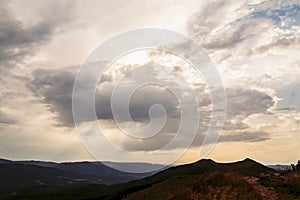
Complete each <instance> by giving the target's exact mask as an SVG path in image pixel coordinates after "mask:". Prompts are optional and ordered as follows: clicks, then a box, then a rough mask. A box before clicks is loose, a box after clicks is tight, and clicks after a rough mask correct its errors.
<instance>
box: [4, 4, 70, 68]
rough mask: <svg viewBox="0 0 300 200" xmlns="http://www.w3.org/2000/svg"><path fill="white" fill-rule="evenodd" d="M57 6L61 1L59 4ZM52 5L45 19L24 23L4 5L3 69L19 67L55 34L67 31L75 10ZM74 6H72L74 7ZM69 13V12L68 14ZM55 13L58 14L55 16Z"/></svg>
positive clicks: (45, 13)
mask: <svg viewBox="0 0 300 200" xmlns="http://www.w3.org/2000/svg"><path fill="white" fill-rule="evenodd" d="M56 3H57V2H56ZM56 3H55V2H53V4H55V5H56V6H53V5H51V4H50V5H49V7H48V10H47V11H46V12H44V13H43V14H44V16H43V18H42V20H32V21H29V22H26V23H24V22H23V21H21V20H20V18H18V19H16V16H15V14H14V13H13V11H12V10H11V9H10V7H9V3H8V2H7V4H5V3H4V2H3V1H1V3H0V32H1V34H0V67H1V68H3V67H5V68H7V67H11V66H15V65H16V64H18V63H21V62H23V61H24V59H25V58H27V57H29V56H33V55H34V54H35V53H36V52H37V49H38V48H39V47H41V45H43V44H45V43H46V42H48V41H49V40H50V39H51V37H52V36H53V35H54V34H57V33H60V32H62V31H63V30H65V29H66V27H69V25H68V26H67V25H66V24H67V23H68V20H70V17H69V16H70V15H71V12H70V10H71V9H66V10H61V9H57V6H58V8H59V5H58V4H56ZM70 6H71V5H70ZM66 11H67V12H66ZM54 13H55V14H54Z"/></svg>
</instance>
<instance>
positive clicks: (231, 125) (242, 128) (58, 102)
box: [28, 70, 275, 151]
mask: <svg viewBox="0 0 300 200" xmlns="http://www.w3.org/2000/svg"><path fill="white" fill-rule="evenodd" d="M146 71H147V70H146ZM146 71H143V73H142V74H149V76H151V73H150V72H148V71H147V73H145V72H146ZM91 73H92V72H91ZM139 73H141V72H137V74H139ZM137 74H131V76H130V77H131V78H132V80H134V77H135V75H137ZM34 77H35V78H34V80H32V81H31V83H30V84H29V85H28V86H29V88H31V89H32V90H33V91H35V92H36V94H37V95H39V96H41V97H42V98H43V100H42V101H43V102H44V103H46V104H47V105H49V107H50V109H51V111H52V112H55V113H56V114H57V116H58V121H59V122H60V123H61V124H63V125H64V126H73V116H72V106H71V105H72V89H73V83H74V78H75V73H74V72H72V71H61V70H52V71H51V70H37V71H35V73H34ZM103 77H104V79H103V80H102V81H101V82H100V85H99V87H98V88H97V91H96V105H95V107H96V111H97V117H98V119H102V120H104V119H105V120H109V121H112V122H113V121H114V119H113V115H112V111H111V95H112V91H113V88H114V86H115V85H114V84H115V83H114V78H113V76H112V75H110V74H106V75H105V76H103ZM138 78H140V77H139V76H138ZM86 80H87V81H86V82H85V84H86V85H84V86H82V87H83V88H85V90H88V89H91V88H92V87H91V86H90V85H89V81H88V80H89V76H88V75H87V77H86ZM128 83H131V82H130V81H128ZM131 84H135V82H134V81H133V82H132V83H131ZM194 87H195V92H196V93H197V94H198V96H199V97H200V98H201V100H200V110H201V112H202V113H201V119H200V122H199V123H200V128H199V133H198V136H197V138H196V143H195V144H196V145H201V144H202V140H203V137H204V135H203V133H205V132H206V131H207V128H208V127H209V120H210V109H205V108H206V107H207V106H209V105H210V101H209V96H208V95H207V93H206V92H204V90H205V87H204V86H203V85H201V84H200V85H199V84H198V85H197V84H196V85H194ZM123 92H124V93H126V92H127V90H126V89H125V90H124V91H123ZM226 92H227V116H226V121H225V125H224V131H225V133H226V134H225V135H222V136H221V138H220V141H221V142H231V141H248V142H258V141H264V140H267V139H269V137H268V136H267V133H264V132H251V131H248V128H249V126H248V125H247V124H246V123H244V122H243V121H244V120H245V119H246V118H247V117H248V116H250V115H252V114H257V113H267V112H268V109H270V108H271V107H272V106H274V103H275V101H274V99H273V97H271V96H270V95H268V94H266V93H264V92H262V91H258V90H254V89H253V90H248V89H244V88H229V89H227V90H226ZM120 101H122V99H120ZM82 102H83V103H84V102H85V97H84V96H82ZM153 104H161V105H163V106H164V107H165V109H166V112H167V114H168V118H167V122H166V124H165V126H164V128H163V129H162V130H161V133H160V134H159V135H158V136H156V137H153V138H151V139H147V141H144V140H141V141H139V142H137V141H135V140H128V141H127V140H126V141H124V142H122V145H123V148H124V149H126V150H136V151H141V150H154V149H157V148H159V147H162V146H164V145H166V144H167V143H168V142H169V141H170V140H171V139H172V138H174V133H176V131H177V130H178V125H179V124H180V108H179V104H178V102H177V100H176V98H175V97H174V95H173V94H172V93H170V92H168V91H167V90H164V89H162V88H160V87H156V86H147V87H143V88H141V89H140V91H137V92H136V93H134V95H133V96H132V99H131V101H130V104H129V105H130V107H129V111H130V114H131V117H132V118H133V119H134V120H135V121H139V122H142V123H148V122H149V116H148V111H149V108H150V106H151V105H153ZM82 112H83V113H82V114H83V115H84V111H82ZM85 121H89V119H86V120H85ZM124 122H126V120H125V121H124ZM113 127H114V128H116V126H115V125H113ZM186 139H187V138H184V137H183V138H181V140H186ZM157 141H160V142H157ZM180 145H181V142H180V141H178V148H180V147H181V146H180Z"/></svg>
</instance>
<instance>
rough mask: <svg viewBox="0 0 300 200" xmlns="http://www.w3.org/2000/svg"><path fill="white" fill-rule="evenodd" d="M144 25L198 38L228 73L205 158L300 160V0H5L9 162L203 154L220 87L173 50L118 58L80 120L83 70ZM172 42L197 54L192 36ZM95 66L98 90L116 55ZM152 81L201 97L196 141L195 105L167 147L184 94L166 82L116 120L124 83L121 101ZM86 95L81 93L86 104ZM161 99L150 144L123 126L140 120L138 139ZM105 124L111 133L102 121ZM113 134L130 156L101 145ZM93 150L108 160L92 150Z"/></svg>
mask: <svg viewBox="0 0 300 200" xmlns="http://www.w3.org/2000/svg"><path fill="white" fill-rule="evenodd" d="M140 28H155V29H166V30H170V31H175V32H177V33H180V34H182V35H184V36H185V37H187V38H190V39H191V40H193V41H194V42H196V43H197V44H199V45H200V46H201V47H202V50H203V54H205V55H207V56H208V58H209V59H210V61H211V63H213V65H214V66H215V68H216V70H217V72H218V73H219V76H220V78H221V80H222V83H223V87H224V92H225V95H226V117H225V121H224V126H223V128H222V130H219V131H218V134H219V135H220V136H219V138H218V142H217V143H216V144H215V145H214V146H213V149H212V150H211V151H210V152H209V153H208V154H207V155H205V157H206V158H211V159H214V160H216V161H220V162H230V161H236V160H242V159H244V158H246V157H250V158H252V159H255V160H257V161H260V162H262V163H265V164H274V163H282V164H290V163H296V161H297V160H299V159H300V151H299V150H298V149H299V148H300V79H299V77H300V58H299V55H300V1H299V0H291V1H284V0H248V1H241V0H215V1H194V0H190V1H182V0H166V1H159V0H154V1H137V0H129V1H121V0H115V1H104V0H103V1H93V0H91V1H83V0H82V1H69V0H64V1H58V0H51V1H50V0H49V1H47V0H46V1H38V0H28V1H26V3H25V2H24V1H16V0H11V1H3V0H1V1H0V88H1V89H0V157H2V158H7V159H13V160H28V159H35V160H49V161H57V162H62V161H80V160H95V159H100V160H112V161H120V162H134V161H140V162H153V163H166V160H168V158H170V157H172V158H173V157H174V158H175V157H176V156H178V155H179V157H178V160H177V159H176V160H174V162H176V163H187V162H192V161H196V160H198V159H200V158H201V157H200V150H201V148H202V147H203V145H202V143H203V140H204V138H205V134H206V133H207V131H208V129H209V127H210V123H209V121H210V120H211V118H212V117H211V111H212V99H211V94H212V93H211V92H212V91H209V89H212V88H210V87H208V85H207V82H206V81H205V77H204V79H203V77H199V76H197V73H195V71H193V70H194V68H193V66H192V65H191V63H189V62H187V61H186V60H184V59H182V58H180V57H178V56H176V55H174V54H172V53H170V52H169V53H166V52H164V51H162V50H153V49H143V50H137V51H135V52H131V53H128V54H126V55H123V56H121V57H119V58H118V59H117V60H116V61H115V62H114V63H112V64H111V66H110V68H109V69H108V70H107V71H105V72H104V74H103V75H102V76H101V77H102V78H101V80H100V81H99V83H98V84H97V85H96V86H95V87H96V90H95V91H94V90H93V91H94V92H95V110H96V119H90V118H88V117H83V120H82V121H80V122H79V123H74V119H73V114H72V92H73V85H74V82H75V78H76V75H77V72H78V70H79V69H80V66H81V65H82V64H83V63H86V62H87V58H88V57H89V55H91V54H92V53H93V52H94V51H95V50H96V48H97V47H98V46H99V45H101V44H102V43H103V42H105V41H107V40H108V39H110V38H112V37H114V36H116V35H118V34H121V33H126V32H127V31H132V30H136V29H140ZM129 42H130V41H129ZM167 46H168V48H171V49H174V50H176V51H179V52H184V53H186V54H187V55H189V56H190V57H191V58H192V56H193V55H195V49H190V46H189V45H187V44H186V43H177V44H168V45H167ZM87 64H88V65H89V66H90V67H89V69H90V70H89V71H88V72H87V73H86V74H85V76H84V81H83V85H81V86H82V88H84V89H85V91H92V89H93V88H92V87H91V86H90V80H91V77H93V76H94V74H95V72H96V71H97V69H99V67H100V68H101V67H102V68H103V67H105V66H107V64H108V61H107V60H97V62H94V63H87ZM203 67H204V68H205V67H209V66H206V65H203ZM122 77H123V79H122ZM145 79H147V80H152V81H154V82H159V83H163V84H166V85H169V86H170V87H172V88H173V90H175V91H176V92H178V93H177V94H178V95H179V96H180V97H182V98H185V100H184V101H185V102H189V101H190V98H192V97H193V96H196V97H197V105H198V107H197V108H196V110H197V111H199V113H200V118H199V119H198V120H199V121H198V122H197V123H199V127H198V128H197V130H196V136H195V138H193V139H194V140H193V142H192V144H190V145H189V146H188V148H187V147H186V146H185V144H186V141H188V140H189V139H190V138H189V134H188V132H189V128H190V129H192V127H194V124H195V123H194V122H195V121H194V120H195V119H192V117H191V116H192V113H193V112H191V111H190V113H188V114H189V115H188V116H189V117H190V118H189V119H188V120H187V122H186V125H185V128H186V129H185V130H187V133H186V135H185V134H183V135H182V136H181V137H179V138H177V139H176V141H175V145H173V146H170V147H168V148H165V149H163V147H164V146H165V145H167V144H168V143H169V142H170V141H171V140H172V138H174V137H175V136H176V133H177V132H178V129H179V127H180V126H179V125H180V122H181V119H182V118H181V116H182V115H183V113H182V112H181V109H182V104H180V102H178V98H177V97H176V94H174V92H172V91H171V90H169V89H168V88H166V87H163V86H162V85H157V84H156V85H155V84H154V85H147V86H145V87H140V88H138V89H137V90H136V92H135V93H133V95H132V96H131V99H130V102H129V113H130V116H131V118H132V119H128V118H126V117H124V118H121V119H120V121H118V123H116V119H114V115H113V110H112V108H111V107H110V104H111V101H112V100H113V98H112V92H113V90H114V88H115V87H116V85H121V87H122V88H121V89H120V92H119V94H118V95H119V98H118V99H117V101H116V102H115V103H116V105H117V106H118V105H123V104H124V102H123V101H122V98H125V96H126V95H128V92H129V91H130V89H131V88H132V87H135V86H136V85H139V84H141V83H142V82H143V81H144V80H145ZM120 80H123V82H122V81H121V82H120ZM182 80H185V81H183V82H184V83H183V82H181V81H182ZM85 101H86V99H84V97H83V96H81V99H80V102H81V103H82V105H84V104H85ZM154 104H160V105H161V106H163V107H164V112H163V113H162V112H157V113H155V112H153V113H152V114H153V116H151V118H152V117H153V119H157V121H159V120H161V119H162V117H165V118H164V120H165V123H164V126H163V127H162V128H161V129H160V130H158V134H156V135H154V136H153V137H149V138H147V139H145V140H144V139H141V138H138V139H137V138H134V137H130V136H128V135H126V134H125V135H124V133H122V130H121V129H120V125H121V127H123V128H124V129H126V127H127V130H128V127H131V126H129V125H130V122H132V120H133V121H134V122H135V124H136V125H137V127H136V128H134V129H129V131H128V132H129V134H139V133H140V132H141V131H140V130H142V128H143V127H144V126H147V124H149V120H150V117H149V113H148V111H149V109H150V108H151V106H152V105H154ZM187 104H188V105H190V104H189V103H187ZM152 108H153V107H152ZM150 110H151V109H150ZM82 113H83V115H84V114H85V111H84V110H83V111H82ZM165 115H166V116H165ZM154 121H155V120H154ZM95 122H96V123H97V124H99V126H100V127H101V129H102V132H105V134H104V135H99V130H98V129H97V128H94V127H93V125H92V124H95ZM128 124H129V125H128ZM78 130H84V131H85V132H84V133H83V134H87V135H88V136H89V137H87V138H91V140H92V141H94V140H99V141H98V142H99V143H97V145H98V146H97V147H95V148H94V147H90V146H89V145H88V146H87V145H86V144H87V143H89V142H84V141H83V138H82V135H80V134H78V133H77V131H78ZM191 132H192V131H191ZM103 137H106V138H103ZM106 139H108V140H109V141H110V143H112V144H113V145H115V146H116V148H120V149H123V150H125V151H126V152H123V153H115V152H112V151H110V150H109V148H111V147H108V146H107V143H101V142H102V141H104V140H106ZM93 148H94V150H95V151H99V152H101V153H102V154H101V156H100V157H101V158H99V156H98V157H97V156H95V155H93V153H91V151H93V150H91V149H93ZM128 152H129V153H128ZM181 152H182V153H181Z"/></svg>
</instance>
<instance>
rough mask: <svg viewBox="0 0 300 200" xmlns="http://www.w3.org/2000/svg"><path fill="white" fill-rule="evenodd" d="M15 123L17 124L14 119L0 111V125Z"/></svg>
mask: <svg viewBox="0 0 300 200" xmlns="http://www.w3.org/2000/svg"><path fill="white" fill-rule="evenodd" d="M15 123H17V120H16V119H14V117H12V116H10V115H8V114H6V113H4V112H1V111H0V125H1V124H15Z"/></svg>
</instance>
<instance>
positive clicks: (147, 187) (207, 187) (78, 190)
mask: <svg viewBox="0 0 300 200" xmlns="http://www.w3.org/2000/svg"><path fill="white" fill-rule="evenodd" d="M20 198H21V199H143V200H146V199H208V200H210V199H271V200H272V199H300V175H299V174H297V173H296V172H290V171H289V172H281V171H276V170H274V169H270V168H268V167H266V166H264V165H262V164H260V163H258V162H256V161H254V160H251V159H245V160H242V161H238V162H233V163H217V162H215V161H213V160H210V159H203V160H200V161H197V162H194V163H190V164H186V165H180V166H175V167H171V168H168V169H166V170H164V171H161V172H158V173H157V174H154V175H152V176H149V177H146V178H143V179H141V180H135V181H131V182H128V183H121V184H115V185H103V184H82V185H79V186H77V187H56V186H55V185H52V186H49V185H48V186H34V187H27V188H26V187H25V188H23V189H22V190H20V191H19V192H18V193H17V194H14V195H10V196H7V199H20Z"/></svg>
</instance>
